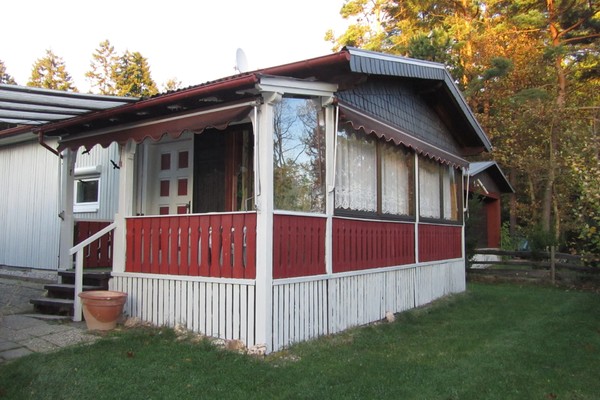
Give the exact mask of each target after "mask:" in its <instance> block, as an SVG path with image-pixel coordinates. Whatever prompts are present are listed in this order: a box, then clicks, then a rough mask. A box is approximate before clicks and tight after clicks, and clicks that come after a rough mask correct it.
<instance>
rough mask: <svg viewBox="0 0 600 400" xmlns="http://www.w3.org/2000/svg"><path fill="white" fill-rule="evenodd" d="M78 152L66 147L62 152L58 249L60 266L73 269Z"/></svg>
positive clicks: (60, 267)
mask: <svg viewBox="0 0 600 400" xmlns="http://www.w3.org/2000/svg"><path fill="white" fill-rule="evenodd" d="M76 158H77V153H76V152H73V151H72V150H71V149H65V150H64V151H63V153H62V163H61V178H60V184H61V194H62V196H61V211H60V214H59V217H60V218H61V222H60V245H59V251H58V268H59V269H63V270H64V269H72V268H73V257H72V256H71V255H70V254H69V250H70V249H71V247H73V235H74V223H75V221H74V218H73V200H74V197H73V191H74V187H73V186H74V184H75V179H74V171H75V160H76Z"/></svg>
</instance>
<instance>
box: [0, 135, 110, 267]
mask: <svg viewBox="0 0 600 400" xmlns="http://www.w3.org/2000/svg"><path fill="white" fill-rule="evenodd" d="M47 143H48V144H49V145H50V146H51V147H54V148H55V147H56V143H55V142H53V141H49V140H48V141H47ZM110 160H113V161H115V162H116V163H118V161H119V149H118V145H117V144H112V145H111V146H110V147H109V148H108V149H103V148H102V147H100V146H96V147H94V148H93V149H92V151H90V153H89V154H81V150H80V152H79V155H78V157H77V162H76V165H75V168H79V167H86V166H94V165H100V166H101V188H100V194H99V196H100V209H99V210H98V212H95V213H77V214H75V218H76V219H92V220H113V219H114V215H115V213H116V210H117V200H118V186H119V185H118V180H119V170H118V169H114V168H113V166H112V164H111V162H110ZM59 170H60V160H59V158H58V157H57V156H56V155H55V154H53V153H51V152H50V151H48V150H47V149H45V148H44V147H42V146H41V145H39V144H38V143H37V141H30V142H24V143H19V144H14V145H9V146H2V147H0V188H2V195H0V224H1V226H2V229H0V265H9V266H15V267H27V268H39V269H56V268H57V267H58V248H59V237H60V218H58V213H59V208H60V207H59V204H58V203H59V201H60V200H59V199H60V193H59V192H60V189H59V188H60V185H59Z"/></svg>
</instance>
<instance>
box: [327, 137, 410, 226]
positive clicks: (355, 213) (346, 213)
mask: <svg viewBox="0 0 600 400" xmlns="http://www.w3.org/2000/svg"><path fill="white" fill-rule="evenodd" d="M348 129H349V131H346V130H342V127H341V126H340V127H339V128H338V132H336V138H335V139H336V143H335V146H336V147H337V146H338V142H337V141H338V137H339V135H340V133H342V132H343V134H344V135H346V136H349V134H350V133H351V134H354V135H356V136H358V137H362V138H366V139H368V140H369V141H372V142H374V144H375V153H376V154H375V158H376V160H375V163H376V164H375V170H376V179H377V182H376V196H377V198H376V201H375V203H376V206H375V207H376V210H375V211H361V210H351V209H345V208H339V207H337V205H336V200H335V198H336V195H337V194H336V191H337V188H338V185H337V182H336V185H335V188H336V190H334V200H333V201H334V211H333V215H334V216H340V217H357V218H363V219H368V218H373V219H378V220H386V221H408V222H414V221H415V220H416V200H415V190H416V179H415V178H416V176H415V162H414V155H415V153H414V151H413V150H411V149H409V148H407V147H405V146H402V145H393V144H391V143H390V142H387V141H384V140H382V139H379V138H376V137H373V136H370V135H367V134H365V133H363V132H361V131H359V130H356V129H352V128H348ZM350 131H351V132H350ZM384 146H392V147H394V148H398V149H399V150H400V151H402V152H404V153H405V155H406V156H407V157H409V159H410V168H409V169H408V171H409V176H408V184H409V190H408V195H407V200H408V214H391V213H385V212H383V180H384V179H383V172H382V170H383V162H384V158H383V157H384V156H383V153H384V149H383V147H384ZM334 163H335V168H336V176H337V174H338V173H339V171H338V170H337V169H338V165H337V157H336V159H335V160H334ZM336 179H337V178H336Z"/></svg>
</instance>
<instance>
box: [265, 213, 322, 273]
mask: <svg viewBox="0 0 600 400" xmlns="http://www.w3.org/2000/svg"><path fill="white" fill-rule="evenodd" d="M326 222H327V219H326V218H324V217H310V216H298V215H274V216H273V278H275V279H280V278H292V277H299V276H309V275H319V274H324V273H325V227H326Z"/></svg>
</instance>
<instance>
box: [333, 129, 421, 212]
mask: <svg viewBox="0 0 600 400" xmlns="http://www.w3.org/2000/svg"><path fill="white" fill-rule="evenodd" d="M413 159H414V155H413V153H411V152H410V151H408V150H406V149H404V148H402V147H400V146H395V145H393V144H390V143H387V142H383V141H380V140H377V139H376V138H374V137H371V136H367V135H364V134H362V133H360V132H356V131H354V130H353V129H352V128H349V127H340V129H339V131H338V135H337V148H336V173H335V175H336V179H335V208H336V211H337V212H338V213H342V214H344V213H356V212H359V213H369V214H377V215H381V216H390V217H398V216H412V215H414V211H413V210H414V206H413V204H414V201H413V198H414V171H413V170H414V161H413Z"/></svg>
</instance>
